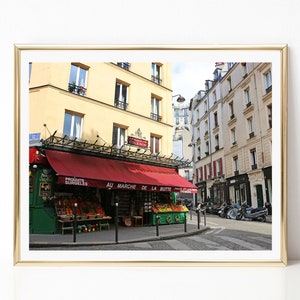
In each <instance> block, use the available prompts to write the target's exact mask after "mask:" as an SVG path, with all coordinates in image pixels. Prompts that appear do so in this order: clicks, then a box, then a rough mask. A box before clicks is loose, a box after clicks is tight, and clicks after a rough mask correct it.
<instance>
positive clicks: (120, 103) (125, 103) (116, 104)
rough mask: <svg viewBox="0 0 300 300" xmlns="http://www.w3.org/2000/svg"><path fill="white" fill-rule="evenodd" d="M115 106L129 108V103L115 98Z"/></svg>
mask: <svg viewBox="0 0 300 300" xmlns="http://www.w3.org/2000/svg"><path fill="white" fill-rule="evenodd" d="M115 106H116V107H118V108H121V109H123V110H126V109H127V106H128V103H127V102H124V101H120V100H115Z"/></svg>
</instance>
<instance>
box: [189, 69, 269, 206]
mask: <svg viewBox="0 0 300 300" xmlns="http://www.w3.org/2000/svg"><path fill="white" fill-rule="evenodd" d="M271 74H272V66H271V64H268V63H218V66H217V67H216V70H215V75H216V76H215V78H214V80H213V81H211V84H210V85H209V84H207V88H206V90H205V91H204V93H202V97H199V99H196V98H195V99H194V100H193V102H192V110H193V118H194V120H193V125H194V140H195V152H196V153H197V151H198V156H197V157H198V160H197V161H196V165H195V166H196V172H197V173H196V175H197V176H196V182H195V183H196V184H197V185H198V188H199V192H198V196H199V198H200V200H202V199H204V198H206V197H207V196H209V197H211V199H212V200H213V201H214V202H215V203H220V202H222V201H224V200H226V201H230V202H232V203H241V202H242V201H247V203H248V204H249V205H252V206H254V207H256V206H263V205H264V203H265V202H270V203H271V202H272V75H271ZM201 107H202V108H201ZM217 122H218V123H217ZM217 124H219V125H220V126H218V127H217V126H216V125H217ZM218 143H219V147H217V148H215V147H216V146H217V145H218ZM203 148H204V149H203ZM217 149H218V150H217ZM203 154H205V155H204V156H203ZM218 161H219V162H220V163H221V162H222V165H221V164H220V165H219V169H218V170H220V168H221V169H222V172H221V174H220V175H221V177H220V178H217V177H218V176H217V174H218V170H216V168H218V167H217V163H215V162H218ZM218 187H219V188H218Z"/></svg>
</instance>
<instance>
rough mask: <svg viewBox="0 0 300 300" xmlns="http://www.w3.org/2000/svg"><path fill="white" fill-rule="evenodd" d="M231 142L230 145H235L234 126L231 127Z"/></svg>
mask: <svg viewBox="0 0 300 300" xmlns="http://www.w3.org/2000/svg"><path fill="white" fill-rule="evenodd" d="M230 132H231V142H232V145H233V146H234V145H236V132H235V128H232V129H231V131H230Z"/></svg>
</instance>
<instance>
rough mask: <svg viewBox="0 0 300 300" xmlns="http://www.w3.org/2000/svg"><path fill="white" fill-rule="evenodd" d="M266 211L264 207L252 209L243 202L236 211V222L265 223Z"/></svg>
mask: <svg viewBox="0 0 300 300" xmlns="http://www.w3.org/2000/svg"><path fill="white" fill-rule="evenodd" d="M267 215H268V210H267V208H265V207H257V208H252V207H249V206H248V205H247V203H246V201H245V202H243V203H242V204H241V207H240V208H239V209H238V211H237V215H236V220H248V221H261V222H265V221H266V216H267Z"/></svg>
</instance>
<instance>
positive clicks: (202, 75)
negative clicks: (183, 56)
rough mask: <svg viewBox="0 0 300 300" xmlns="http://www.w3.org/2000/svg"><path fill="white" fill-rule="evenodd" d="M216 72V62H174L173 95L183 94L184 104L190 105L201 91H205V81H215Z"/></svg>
mask: <svg viewBox="0 0 300 300" xmlns="http://www.w3.org/2000/svg"><path fill="white" fill-rule="evenodd" d="M214 70H215V62H199V61H198V62H172V72H173V73H172V89H173V95H177V94H181V95H182V97H184V98H185V102H184V104H189V103H190V100H191V98H193V97H194V96H195V95H196V94H197V92H198V91H199V90H204V84H205V80H206V79H213V72H214ZM175 99H177V97H176V98H174V100H175Z"/></svg>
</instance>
